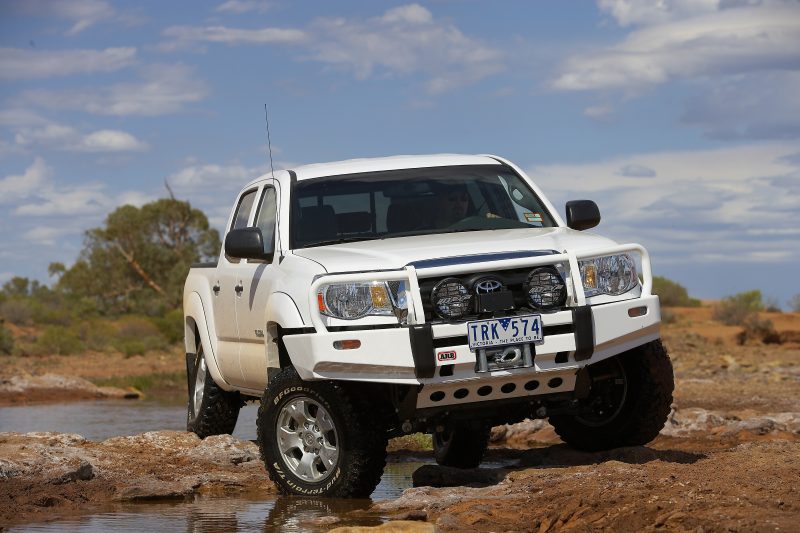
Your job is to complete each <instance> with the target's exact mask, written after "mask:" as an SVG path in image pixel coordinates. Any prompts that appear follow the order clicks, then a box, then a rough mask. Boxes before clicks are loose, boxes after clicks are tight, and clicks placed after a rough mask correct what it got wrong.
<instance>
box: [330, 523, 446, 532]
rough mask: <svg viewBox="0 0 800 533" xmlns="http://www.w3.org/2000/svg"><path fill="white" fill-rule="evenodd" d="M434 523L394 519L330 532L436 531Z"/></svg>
mask: <svg viewBox="0 0 800 533" xmlns="http://www.w3.org/2000/svg"><path fill="white" fill-rule="evenodd" d="M435 531H436V528H435V527H434V526H433V524H428V523H426V522H417V521H412V520H392V521H391V522H386V523H385V524H381V525H379V526H371V527H370V526H346V527H337V528H335V529H331V530H330V533H372V532H375V533H434V532H435Z"/></svg>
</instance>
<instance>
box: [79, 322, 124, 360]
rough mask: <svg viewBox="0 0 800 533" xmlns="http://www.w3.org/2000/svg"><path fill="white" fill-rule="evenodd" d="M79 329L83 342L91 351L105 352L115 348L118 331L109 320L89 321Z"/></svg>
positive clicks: (83, 323) (81, 324)
mask: <svg viewBox="0 0 800 533" xmlns="http://www.w3.org/2000/svg"><path fill="white" fill-rule="evenodd" d="M78 327H79V329H80V337H81V340H82V341H83V342H84V343H86V347H87V348H89V349H90V350H96V351H98V352H104V351H106V350H109V349H111V348H113V347H114V338H115V337H116V335H117V330H116V328H115V327H114V326H113V325H112V324H111V322H109V321H108V320H96V319H95V320H87V321H85V322H81V323H80V325H79V326H78Z"/></svg>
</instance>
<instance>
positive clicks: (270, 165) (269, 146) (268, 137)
mask: <svg viewBox="0 0 800 533" xmlns="http://www.w3.org/2000/svg"><path fill="white" fill-rule="evenodd" d="M264 119H265V120H266V121H267V148H268V149H269V168H270V170H271V171H272V181H273V183H274V182H275V167H274V166H273V164H272V139H271V138H270V135H269V111H268V110H267V104H264ZM275 200H276V202H275V203H276V204H277V200H278V195H277V194H276V195H275ZM280 219H281V217H280V216H278V227H277V228H276V231H275V233H277V235H278V248H279V249H280V253H281V256H280V257H279V258H278V262H279V263H280V262H281V261H283V246H282V245H281V226H280Z"/></svg>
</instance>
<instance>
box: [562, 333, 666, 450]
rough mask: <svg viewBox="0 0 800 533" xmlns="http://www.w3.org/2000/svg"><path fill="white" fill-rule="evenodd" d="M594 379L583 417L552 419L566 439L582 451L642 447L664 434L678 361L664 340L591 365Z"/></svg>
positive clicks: (564, 416) (590, 372)
mask: <svg viewBox="0 0 800 533" xmlns="http://www.w3.org/2000/svg"><path fill="white" fill-rule="evenodd" d="M587 368H588V370H589V374H590V376H591V378H592V389H591V392H590V394H589V397H588V398H587V399H586V400H583V401H582V402H581V406H582V407H583V412H582V413H581V414H580V415H558V416H555V415H554V416H551V417H550V424H552V425H553V428H555V431H556V433H557V434H558V436H559V437H561V440H563V441H564V442H566V443H567V444H569V445H570V446H572V447H573V448H577V449H580V450H586V451H599V450H608V449H611V448H617V447H620V446H641V445H644V444H647V443H648V442H650V441H651V440H653V439H654V438H656V436H657V435H658V433H659V431H661V429H662V428H663V427H664V424H665V423H666V421H667V417H668V416H669V412H670V407H671V405H672V391H673V390H674V389H675V382H674V377H673V373H672V363H670V360H669V355H667V351H666V350H665V349H664V346H663V345H662V344H661V341H660V340H656V341H653V342H649V343H647V344H645V345H643V346H639V347H638V348H634V349H633V350H630V351H628V352H625V353H623V354H620V355H618V356H616V357H613V358H611V359H606V360H605V361H602V362H600V363H596V364H594V365H590V366H589V367H587Z"/></svg>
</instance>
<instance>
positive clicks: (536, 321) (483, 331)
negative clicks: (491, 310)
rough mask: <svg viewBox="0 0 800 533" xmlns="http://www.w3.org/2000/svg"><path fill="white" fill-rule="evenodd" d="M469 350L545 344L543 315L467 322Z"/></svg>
mask: <svg viewBox="0 0 800 533" xmlns="http://www.w3.org/2000/svg"><path fill="white" fill-rule="evenodd" d="M467 337H468V339H469V349H470V350H475V349H476V348H486V347H487V346H504V345H506V344H524V343H528V342H532V343H534V344H541V343H542V342H544V335H543V334H542V315H524V316H509V317H506V318H491V319H489V320H476V321H474V322H467Z"/></svg>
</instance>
